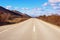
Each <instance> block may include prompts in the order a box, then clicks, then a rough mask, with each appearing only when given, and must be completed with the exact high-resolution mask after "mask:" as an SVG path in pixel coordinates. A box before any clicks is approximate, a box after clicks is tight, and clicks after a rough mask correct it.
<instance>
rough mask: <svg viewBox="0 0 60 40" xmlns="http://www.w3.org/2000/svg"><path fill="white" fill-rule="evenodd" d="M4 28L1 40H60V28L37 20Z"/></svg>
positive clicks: (0, 32)
mask: <svg viewBox="0 0 60 40" xmlns="http://www.w3.org/2000/svg"><path fill="white" fill-rule="evenodd" d="M2 27H3V28H4V27H7V28H6V29H4V30H2V31H0V40H60V28H58V27H57V26H55V25H52V24H49V23H46V22H44V21H42V20H39V19H36V18H31V19H29V20H26V21H24V22H22V23H18V24H13V25H8V26H2ZM2 27H1V28H0V30H1V29H3V28H2Z"/></svg>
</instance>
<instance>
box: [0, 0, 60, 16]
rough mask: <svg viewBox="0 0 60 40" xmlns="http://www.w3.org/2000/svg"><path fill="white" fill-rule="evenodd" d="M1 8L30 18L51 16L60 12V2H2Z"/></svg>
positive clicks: (42, 0)
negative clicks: (18, 12)
mask: <svg viewBox="0 0 60 40" xmlns="http://www.w3.org/2000/svg"><path fill="white" fill-rule="evenodd" d="M0 6H3V7H5V8H7V9H10V10H18V11H20V12H22V13H26V14H28V15H30V16H39V15H44V14H45V15H50V14H51V13H58V14H59V11H60V0H0Z"/></svg>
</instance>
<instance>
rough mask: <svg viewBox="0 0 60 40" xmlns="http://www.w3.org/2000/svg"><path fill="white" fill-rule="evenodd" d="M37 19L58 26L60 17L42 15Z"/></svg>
mask: <svg viewBox="0 0 60 40" xmlns="http://www.w3.org/2000/svg"><path fill="white" fill-rule="evenodd" d="M38 18H39V19H42V20H44V21H47V22H50V23H52V24H55V25H58V26H60V15H57V14H53V15H49V16H46V15H43V16H39V17H38Z"/></svg>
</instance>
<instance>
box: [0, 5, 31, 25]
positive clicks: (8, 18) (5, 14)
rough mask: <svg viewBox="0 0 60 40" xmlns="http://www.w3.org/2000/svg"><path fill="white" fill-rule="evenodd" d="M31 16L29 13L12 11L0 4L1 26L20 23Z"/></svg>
mask: <svg viewBox="0 0 60 40" xmlns="http://www.w3.org/2000/svg"><path fill="white" fill-rule="evenodd" d="M29 18H30V16H28V15H27V14H23V13H21V12H18V11H16V10H15V11H11V10H8V9H5V8H3V7H1V6H0V26H1V25H7V24H13V23H19V22H22V21H24V20H27V19H29Z"/></svg>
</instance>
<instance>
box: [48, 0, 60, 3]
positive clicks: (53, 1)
mask: <svg viewBox="0 0 60 40" xmlns="http://www.w3.org/2000/svg"><path fill="white" fill-rule="evenodd" d="M48 1H49V2H50V3H56V2H60V0H48Z"/></svg>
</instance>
